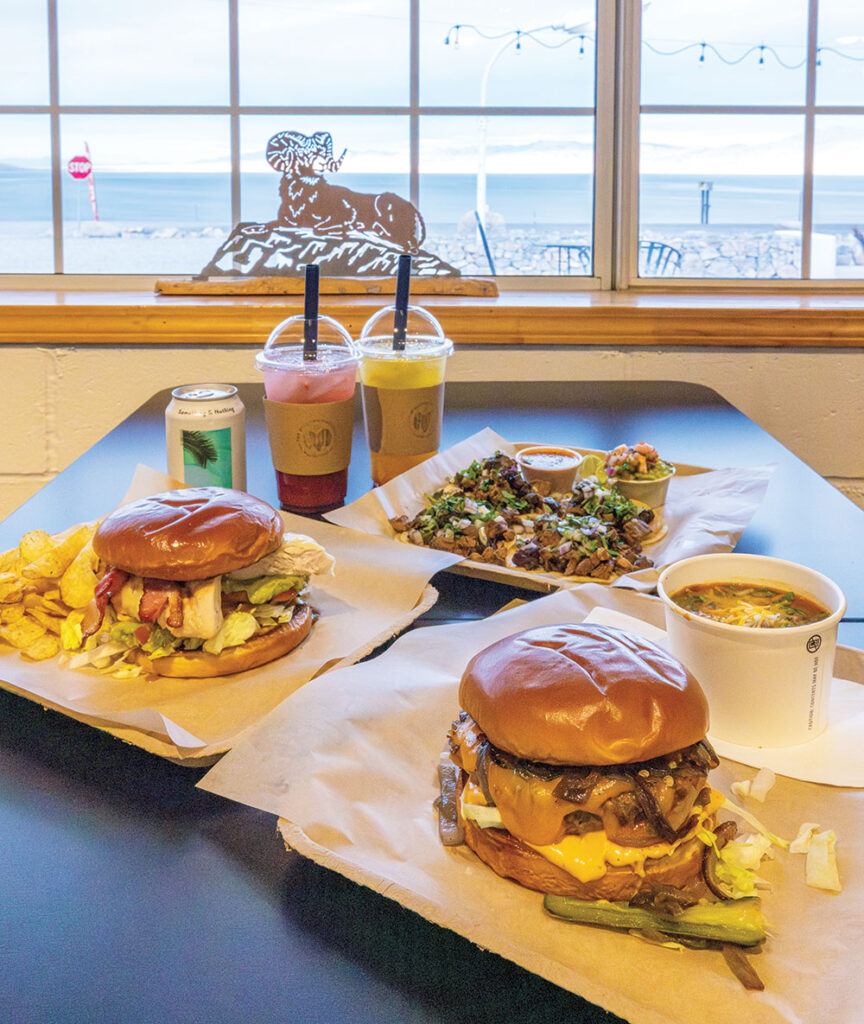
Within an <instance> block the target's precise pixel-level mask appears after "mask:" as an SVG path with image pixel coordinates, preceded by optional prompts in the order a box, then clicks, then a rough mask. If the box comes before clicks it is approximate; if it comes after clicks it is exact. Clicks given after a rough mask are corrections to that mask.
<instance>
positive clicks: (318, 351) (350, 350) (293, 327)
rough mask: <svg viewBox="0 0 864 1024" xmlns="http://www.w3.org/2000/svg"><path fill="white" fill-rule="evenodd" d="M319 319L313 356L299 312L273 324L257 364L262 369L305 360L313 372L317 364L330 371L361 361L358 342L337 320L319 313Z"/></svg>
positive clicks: (307, 368) (284, 365) (293, 364)
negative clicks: (308, 350) (306, 349)
mask: <svg viewBox="0 0 864 1024" xmlns="http://www.w3.org/2000/svg"><path fill="white" fill-rule="evenodd" d="M317 323H318V337H317V343H316V345H315V358H314V359H307V358H305V355H304V325H305V318H304V317H303V315H302V314H298V315H297V316H289V317H288V319H287V320H283V321H282V322H281V323H279V324H277V325H276V326H275V327H274V328H273V330H272V331H271V332H270V337H269V338H268V339H267V341H266V343H265V345H264V348H263V349H262V351H260V352H259V353H257V355H256V356H255V365H256V366H257V367H258V369H259V370H268V369H281V368H284V367H286V366H296V365H297V364H298V363H304V364H305V368H306V370H307V372H309V373H314V372H315V370H316V366H317V367H318V368H320V369H321V370H322V371H323V372H327V371H328V370H334V369H336V368H338V367H340V366H345V365H347V364H348V363H356V362H358V360H359V359H360V350H359V349H358V347H357V343H356V342H355V341H354V339H353V338H352V337H351V335H350V334H349V333H348V331H347V330H346V329H345V328H344V327H343V326H342V324H340V323H339V321H338V320H334V319H333V317H330V316H319V317H318V321H317Z"/></svg>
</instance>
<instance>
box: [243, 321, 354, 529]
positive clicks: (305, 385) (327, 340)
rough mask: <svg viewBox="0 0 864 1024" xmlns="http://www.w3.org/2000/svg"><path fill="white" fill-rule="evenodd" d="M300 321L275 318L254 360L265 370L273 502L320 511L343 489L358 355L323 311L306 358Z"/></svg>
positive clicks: (338, 501)
mask: <svg viewBox="0 0 864 1024" xmlns="http://www.w3.org/2000/svg"><path fill="white" fill-rule="evenodd" d="M303 327H304V318H303V316H292V317H289V318H288V319H287V320H283V321H282V323H280V324H277V326H276V327H275V328H274V329H273V331H272V332H271V334H270V337H269V338H268V339H267V343H266V344H265V346H264V348H263V350H262V351H261V352H259V353H258V354H257V355H256V356H255V365H256V366H257V367H258V369H259V370H260V371H261V373H262V374H263V376H264V394H265V398H264V413H265V417H266V420H267V433H268V436H269V439H270V452H271V455H272V457H273V466H274V469H275V471H276V488H277V492H278V495H279V504H280V506H281V507H282V508H283V509H285V510H286V511H290V512H300V513H303V512H326V511H327V510H328V509H332V508H337V507H338V506H339V505H341V504H342V503H343V502H344V500H345V495H346V493H347V490H348V464H349V462H350V460H351V439H352V436H353V432H354V395H355V387H356V380H357V364H358V362H359V358H360V357H359V352H358V349H357V346H356V344H355V342H354V341H353V339H352V338H351V335H350V334H349V333H348V332H347V331H346V330H345V328H344V327H343V326H342V325H341V324H340V323H339V322H338V321H337V320H334V319H333V318H332V317H327V316H321V317H319V318H318V341H317V346H316V358H315V359H307V358H306V355H305V350H304V342H303Z"/></svg>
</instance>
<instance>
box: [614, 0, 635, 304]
mask: <svg viewBox="0 0 864 1024" xmlns="http://www.w3.org/2000/svg"><path fill="white" fill-rule="evenodd" d="M641 38H642V6H641V3H640V2H639V0H619V2H618V22H617V32H616V44H617V45H616V55H617V65H618V67H617V77H616V105H615V106H616V121H617V125H616V133H615V156H616V161H615V163H616V173H615V203H614V218H615V236H614V237H615V251H614V264H613V274H614V276H613V281H612V287H613V288H615V289H619V290H620V289H625V288H629V287H630V285H631V284H632V283H633V282H634V281H635V280H636V278H637V277H638V272H639V264H638V239H639V101H640V64H641V61H640V57H641Z"/></svg>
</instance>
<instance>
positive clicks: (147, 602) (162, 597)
mask: <svg viewBox="0 0 864 1024" xmlns="http://www.w3.org/2000/svg"><path fill="white" fill-rule="evenodd" d="M166 609H167V615H166V619H165V622H166V624H167V625H168V626H170V627H172V628H173V629H179V627H180V626H182V625H183V595H182V594H181V592H180V584H179V583H174V582H172V581H171V580H157V579H153V578H152V577H146V576H145V577H144V592H143V593H142V595H141V604H140V606H139V608H138V618H139V619H140V620H141V621H142V622H155V621H156V620H157V619H158V618H159V616H160V615H161V614H162V612H163V611H164V610H166Z"/></svg>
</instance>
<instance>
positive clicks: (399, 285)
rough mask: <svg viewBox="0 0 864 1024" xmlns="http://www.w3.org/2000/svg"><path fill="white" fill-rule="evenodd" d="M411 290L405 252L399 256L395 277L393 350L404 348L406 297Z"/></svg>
mask: <svg viewBox="0 0 864 1024" xmlns="http://www.w3.org/2000/svg"><path fill="white" fill-rule="evenodd" d="M410 290H411V257H410V256H409V255H408V253H407V252H403V253H402V254H401V255H400V256H399V270H398V272H397V275H396V314H395V316H394V317H393V349H394V351H396V352H401V351H402V350H403V349H404V348H405V327H406V325H407V323H408V295H409V292H410Z"/></svg>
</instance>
